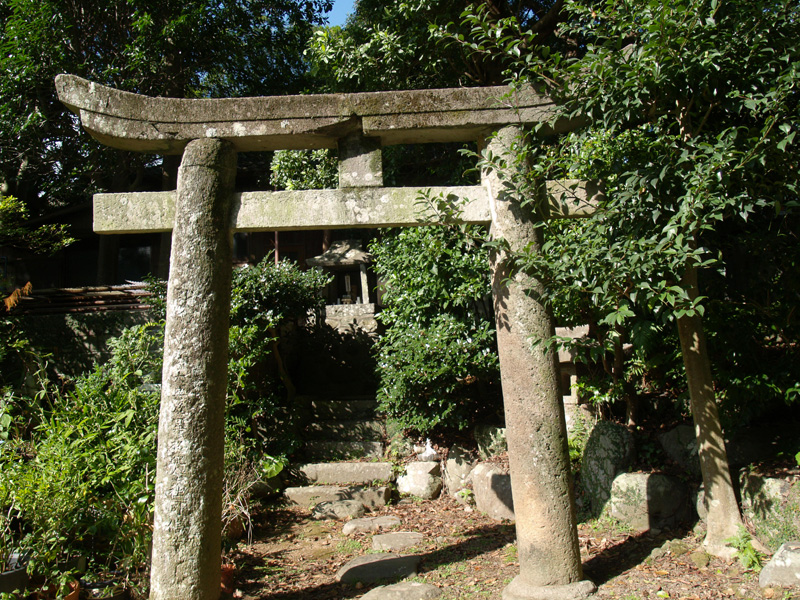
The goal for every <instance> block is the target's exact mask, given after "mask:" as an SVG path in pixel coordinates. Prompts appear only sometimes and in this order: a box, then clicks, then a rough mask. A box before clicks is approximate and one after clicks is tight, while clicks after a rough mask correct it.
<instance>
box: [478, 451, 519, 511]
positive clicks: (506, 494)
mask: <svg viewBox="0 0 800 600" xmlns="http://www.w3.org/2000/svg"><path fill="white" fill-rule="evenodd" d="M472 491H473V492H475V507H476V508H477V509H478V510H479V511H481V512H483V513H486V514H487V515H488V516H489V517H491V518H492V519H495V520H497V521H503V520H509V521H513V520H514V500H513V499H512V497H511V476H510V475H509V474H508V473H505V472H503V471H501V470H500V468H499V467H497V466H495V465H492V464H489V463H480V464H478V465H477V466H476V467H475V468H474V469H473V470H472Z"/></svg>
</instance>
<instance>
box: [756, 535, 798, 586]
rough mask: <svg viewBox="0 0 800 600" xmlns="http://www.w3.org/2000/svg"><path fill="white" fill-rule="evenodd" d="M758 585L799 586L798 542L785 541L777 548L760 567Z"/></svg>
mask: <svg viewBox="0 0 800 600" xmlns="http://www.w3.org/2000/svg"><path fill="white" fill-rule="evenodd" d="M758 585H760V586H761V587H769V586H780V587H790V586H800V542H787V543H785V544H783V545H781V547H780V548H778V551H777V552H776V553H775V555H774V556H773V557H772V559H771V560H770V561H769V562H768V563H767V564H766V566H765V567H764V568H763V569H761V574H760V575H759V576H758Z"/></svg>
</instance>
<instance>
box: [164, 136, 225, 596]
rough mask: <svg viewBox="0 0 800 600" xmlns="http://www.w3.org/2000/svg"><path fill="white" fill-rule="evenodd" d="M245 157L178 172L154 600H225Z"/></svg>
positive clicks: (204, 154)
mask: <svg viewBox="0 0 800 600" xmlns="http://www.w3.org/2000/svg"><path fill="white" fill-rule="evenodd" d="M235 177H236V153H235V152H234V150H233V146H232V145H231V144H229V143H227V142H224V141H221V140H215V139H204V140H196V141H195V142H192V143H191V144H189V145H188V146H187V148H186V152H185V153H184V156H183V160H182V162H181V166H180V170H179V172H178V192H177V196H178V201H177V206H178V208H177V219H176V223H175V232H174V235H173V241H172V256H171V266H170V274H169V287H168V291H167V324H166V331H165V334H164V366H163V375H162V383H161V408H160V413H159V422H158V461H157V471H156V486H155V515H154V520H153V562H152V568H151V578H150V588H151V591H150V597H151V598H153V600H172V599H174V598H185V599H187V600H217V598H218V597H219V585H220V583H219V582H220V552H219V549H220V547H221V545H222V528H221V523H222V477H223V468H224V462H225V461H224V437H225V388H226V386H227V382H228V378H227V364H228V321H229V310H230V291H231V263H232V254H231V239H230V238H231V236H230V232H229V231H228V214H229V206H230V198H231V195H232V193H233V186H234V180H235Z"/></svg>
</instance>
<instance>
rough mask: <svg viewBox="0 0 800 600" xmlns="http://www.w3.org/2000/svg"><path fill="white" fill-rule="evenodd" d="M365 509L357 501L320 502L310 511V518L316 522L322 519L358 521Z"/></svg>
mask: <svg viewBox="0 0 800 600" xmlns="http://www.w3.org/2000/svg"><path fill="white" fill-rule="evenodd" d="M366 512H367V509H366V508H364V505H363V504H361V502H359V501H358V500H336V501H334V502H320V503H319V504H317V505H316V506H315V507H314V509H313V510H312V511H311V518H312V519H316V520H318V521H321V520H324V519H336V520H338V521H346V520H347V519H358V518H359V517H363V516H364V513H366Z"/></svg>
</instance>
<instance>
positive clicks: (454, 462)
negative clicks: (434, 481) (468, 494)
mask: <svg viewBox="0 0 800 600" xmlns="http://www.w3.org/2000/svg"><path fill="white" fill-rule="evenodd" d="M473 466H474V463H473V462H472V460H471V457H470V455H469V453H468V452H467V451H466V450H464V449H463V448H460V447H459V446H453V447H452V448H450V451H449V452H448V453H447V461H445V464H444V487H445V489H446V490H447V493H448V494H449V495H450V496H451V497H453V498H455V499H457V500H461V498H462V496H461V495H459V494H458V492H460V491H461V490H463V489H464V488H466V487H467V486H468V485H469V481H470V477H469V475H470V473H471V472H472V467H473Z"/></svg>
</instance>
